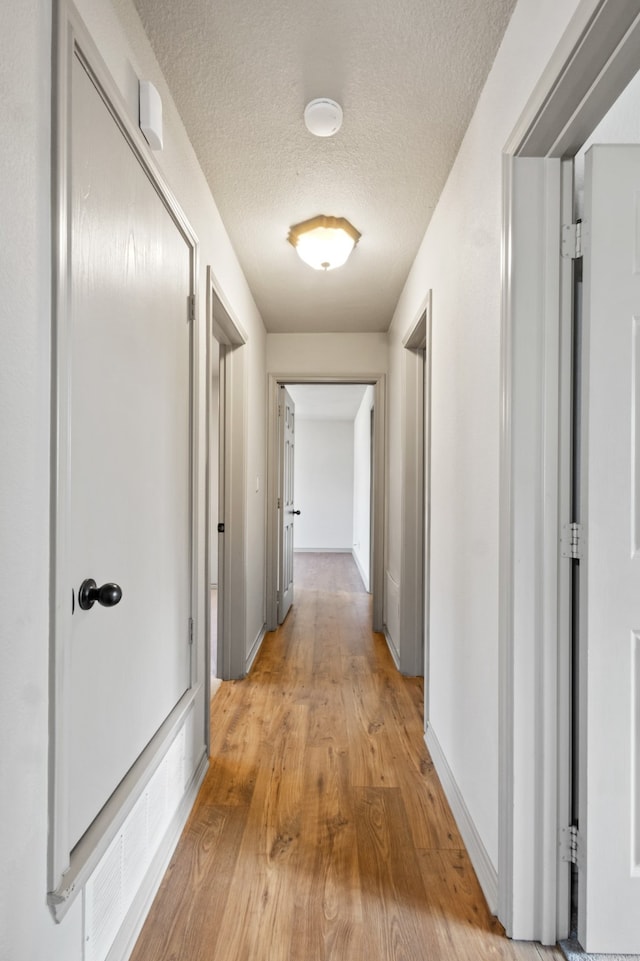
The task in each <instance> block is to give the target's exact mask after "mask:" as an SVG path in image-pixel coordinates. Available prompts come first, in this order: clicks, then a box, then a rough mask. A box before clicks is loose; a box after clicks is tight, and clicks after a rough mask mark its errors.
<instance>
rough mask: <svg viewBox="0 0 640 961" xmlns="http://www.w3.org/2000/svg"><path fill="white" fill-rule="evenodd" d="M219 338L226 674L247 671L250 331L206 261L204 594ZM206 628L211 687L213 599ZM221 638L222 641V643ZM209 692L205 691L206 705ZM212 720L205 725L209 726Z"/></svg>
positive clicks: (222, 655)
mask: <svg viewBox="0 0 640 961" xmlns="http://www.w3.org/2000/svg"><path fill="white" fill-rule="evenodd" d="M213 337H215V339H216V340H217V341H218V342H219V343H220V344H221V345H223V346H224V347H225V348H226V349H225V351H224V359H223V360H222V364H223V365H224V377H223V378H222V380H221V383H223V385H224V386H223V396H222V397H221V403H220V408H221V412H222V416H223V417H224V425H223V431H222V433H223V435H224V450H220V451H219V457H220V458H221V459H222V462H223V463H222V468H221V470H220V473H219V476H220V482H221V485H222V486H223V488H224V493H223V503H224V518H222V522H223V523H224V527H225V530H224V534H223V535H219V536H222V537H224V546H223V550H222V554H223V561H222V565H221V567H222V570H221V571H220V574H221V582H222V594H223V596H222V598H220V596H219V597H218V602H219V603H220V604H221V619H219V621H218V623H219V624H220V626H221V628H222V630H221V638H220V639H219V643H218V674H219V676H220V677H221V678H222V679H223V680H229V679H231V678H239V677H243V675H244V674H245V646H246V633H247V632H246V603H245V596H246V563H245V561H246V557H245V555H246V492H247V451H246V446H247V431H246V419H247V383H246V379H247V372H246V360H245V355H246V350H244V347H245V346H246V343H247V334H246V333H245V331H244V330H243V327H242V324H241V323H240V321H239V320H238V318H237V317H236V315H235V313H234V311H233V308H232V307H231V305H230V304H229V302H228V300H227V299H226V297H225V294H224V291H223V289H222V287H221V285H220V283H219V282H218V280H217V279H216V275H215V273H214V271H213V269H212V267H211V266H208V267H207V341H206V343H207V360H206V369H207V396H206V428H205V436H206V438H207V444H206V448H207V451H206V462H205V475H206V480H205V484H206V499H205V500H206V507H205V537H206V543H205V575H204V576H205V589H206V593H205V597H207V598H208V597H209V590H210V581H209V579H210V575H209V567H210V538H211V514H212V510H215V512H216V513H217V511H218V505H217V504H216V505H213V507H212V505H211V503H210V500H211V491H210V485H209V478H210V470H211V467H210V460H211V452H210V450H209V438H210V422H209V421H210V409H211V358H212V350H211V340H212V338H213ZM205 631H206V637H207V638H208V643H207V659H206V665H207V670H206V676H207V685H208V688H207V692H208V690H209V687H210V683H211V677H210V659H211V651H210V638H211V605H210V604H209V603H207V604H205ZM220 640H221V643H220ZM208 709H209V697H208V696H207V710H208ZM208 730H209V726H208V725H207V732H208ZM207 744H208V742H207Z"/></svg>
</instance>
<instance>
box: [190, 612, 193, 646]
mask: <svg viewBox="0 0 640 961" xmlns="http://www.w3.org/2000/svg"><path fill="white" fill-rule="evenodd" d="M189 644H193V618H192V617H190V618H189Z"/></svg>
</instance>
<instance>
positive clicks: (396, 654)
mask: <svg viewBox="0 0 640 961" xmlns="http://www.w3.org/2000/svg"><path fill="white" fill-rule="evenodd" d="M382 633H383V634H384V639H385V641H386V642H387V647H388V648H389V653H390V654H391V657H392V658H393V663H394V664H395V666H396V667H397V669H398V670H400V651H399V650H398V648H397V646H396V643H395V641H394V640H393V638H392V637H391V634H389V631H388V630H387V625H386V624H385V626H384V629H383V632H382Z"/></svg>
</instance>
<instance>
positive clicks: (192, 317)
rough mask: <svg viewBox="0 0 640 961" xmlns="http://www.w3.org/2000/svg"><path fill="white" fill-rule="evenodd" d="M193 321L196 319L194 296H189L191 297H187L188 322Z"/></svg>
mask: <svg viewBox="0 0 640 961" xmlns="http://www.w3.org/2000/svg"><path fill="white" fill-rule="evenodd" d="M195 319H196V295H195V294H191V296H190V297H189V320H190V321H192V320H195Z"/></svg>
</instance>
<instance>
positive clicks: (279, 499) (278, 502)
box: [278, 498, 280, 510]
mask: <svg viewBox="0 0 640 961" xmlns="http://www.w3.org/2000/svg"><path fill="white" fill-rule="evenodd" d="M278 510H280V498H278Z"/></svg>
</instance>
